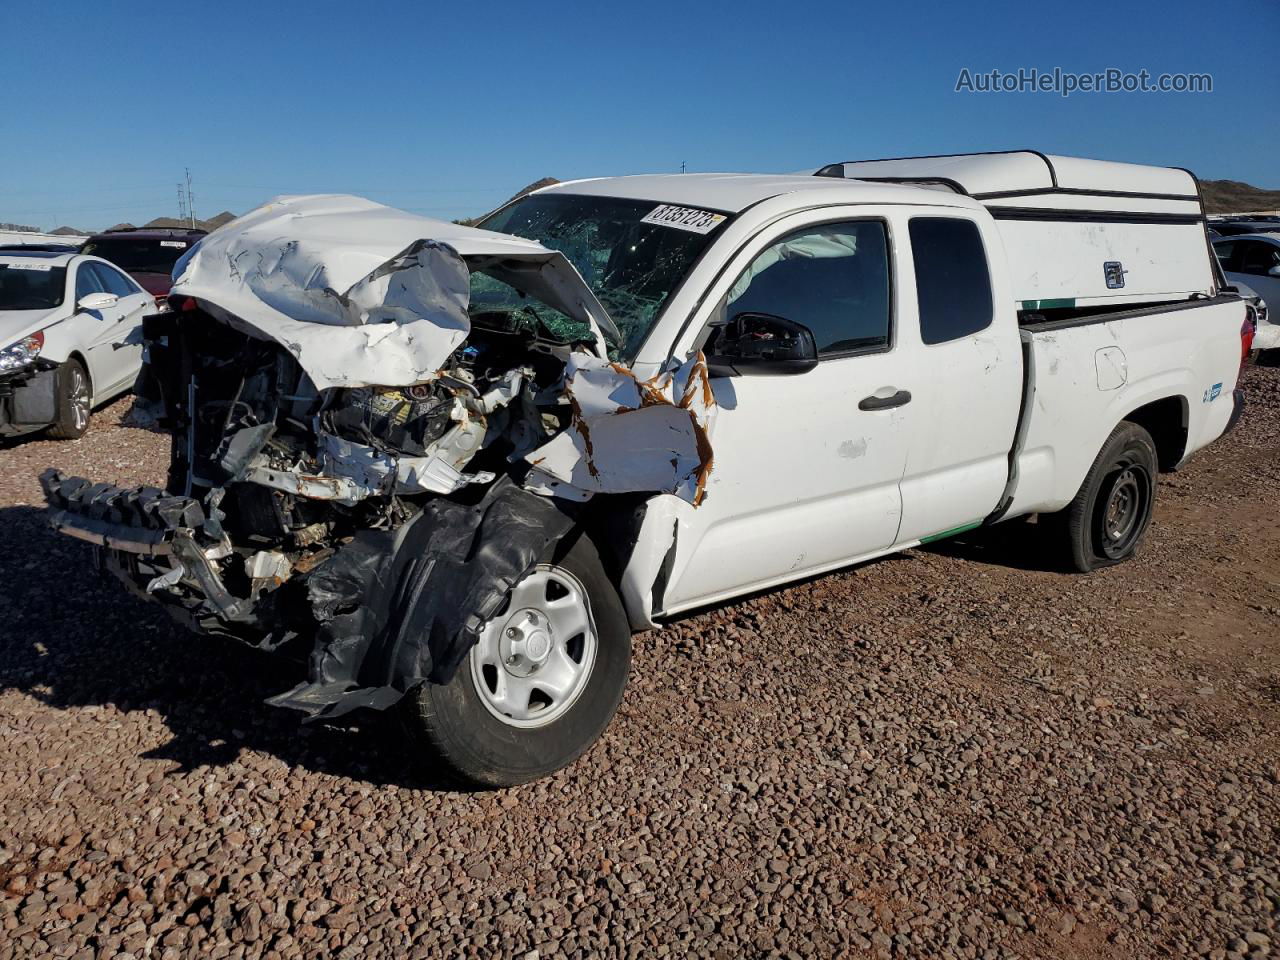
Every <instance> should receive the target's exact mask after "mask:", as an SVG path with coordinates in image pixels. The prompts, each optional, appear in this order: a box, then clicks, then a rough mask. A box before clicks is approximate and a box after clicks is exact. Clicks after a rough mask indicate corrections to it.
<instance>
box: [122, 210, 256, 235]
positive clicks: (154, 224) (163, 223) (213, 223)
mask: <svg viewBox="0 0 1280 960" xmlns="http://www.w3.org/2000/svg"><path fill="white" fill-rule="evenodd" d="M235 218H236V215H235V214H234V213H232V212H231V211H229V210H223V211H222V212H221V213H220V214H218V215H217V216H215V217H210V218H209V219H208V220H197V221H196V229H198V230H208V231H209V232H210V233H212V232H213V231H214V230H217V229H218V228H219V227H222V226H225V225H227V224H228V223H230V222H231V221H232V220H234V219H235ZM190 226H191V221H190V220H180V219H178V218H177V217H156V218H155V219H154V220H148V221H147V222H146V223H144V224H143V225H142V229H144V230H146V229H157V230H185V229H187V228H188V227H190Z"/></svg>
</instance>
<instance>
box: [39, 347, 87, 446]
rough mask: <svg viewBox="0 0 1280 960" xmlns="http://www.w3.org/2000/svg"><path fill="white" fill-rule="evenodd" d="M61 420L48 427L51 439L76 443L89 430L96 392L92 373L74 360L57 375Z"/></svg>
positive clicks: (56, 387) (62, 366)
mask: <svg viewBox="0 0 1280 960" xmlns="http://www.w3.org/2000/svg"><path fill="white" fill-rule="evenodd" d="M56 377H57V379H56V383H55V389H56V390H57V401H58V417H57V419H56V420H54V421H53V425H52V426H51V427H50V428H49V436H51V437H53V438H54V439H57V440H75V439H77V438H79V437H83V436H84V432H85V431H86V430H88V429H89V418H90V416H91V415H92V411H93V392H92V390H91V388H90V386H89V374H88V372H87V371H86V370H85V368H84V365H83V364H81V363H80V361H79V360H77V359H76V358H75V357H71V358H69V359H68V360H67V361H66V362H65V363H63V364H61V365H60V366H59V367H58V369H57V373H56Z"/></svg>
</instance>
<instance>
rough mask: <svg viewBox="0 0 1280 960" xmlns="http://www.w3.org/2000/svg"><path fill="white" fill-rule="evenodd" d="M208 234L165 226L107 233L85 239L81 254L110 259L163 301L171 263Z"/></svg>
mask: <svg viewBox="0 0 1280 960" xmlns="http://www.w3.org/2000/svg"><path fill="white" fill-rule="evenodd" d="M207 232H208V231H206V230H198V229H194V228H193V229H185V228H183V229H169V228H164V227H138V228H135V229H127V230H107V231H106V232H104V233H99V234H95V235H94V236H92V237H90V238H89V239H88V240H86V241H85V244H84V246H83V247H82V248H81V251H80V252H81V253H89V254H93V256H95V257H101V258H102V259H103V260H110V261H111V262H112V263H114V264H115V265H116V266H117V267H119V268H120V269H121V270H123V271H124V272H125V273H127V274H129V276H131V277H133V279H134V280H136V281H137V282H138V284H139V285H140V286H141V287H142V289H144V290H146V291H147V293H149V294H151V295H152V296H153V297H155V298H156V300H160V301H162V300H163V299H164V298H165V297H167V296H168V295H169V285H170V276H171V274H172V272H173V265H174V263H175V262H176V261H177V259H178V258H179V257H180V256H182V255H183V254H184V253H186V252H187V251H188V250H190V249H191V248H192V247H193V246H195V245H196V243H197V242H198V241H199V240H200V239H201V238H202V237H204V236H205V235H206V234H207Z"/></svg>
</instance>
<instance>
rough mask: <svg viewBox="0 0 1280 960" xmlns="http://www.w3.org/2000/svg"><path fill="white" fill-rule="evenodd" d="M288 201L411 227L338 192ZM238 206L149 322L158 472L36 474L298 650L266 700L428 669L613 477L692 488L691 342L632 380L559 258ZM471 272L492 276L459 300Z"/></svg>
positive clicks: (115, 553)
mask: <svg viewBox="0 0 1280 960" xmlns="http://www.w3.org/2000/svg"><path fill="white" fill-rule="evenodd" d="M293 203H294V202H293V201H286V202H284V203H283V204H281V206H283V207H289V206H290V204H293ZM294 205H295V206H298V207H299V208H300V209H314V210H315V211H316V212H315V213H314V214H311V215H310V216H312V217H313V219H315V220H324V218H326V217H340V218H342V222H343V224H347V223H354V222H355V221H352V220H349V219H348V218H349V217H350V216H351V215H353V214H352V211H354V212H355V214H356V215H364V214H368V215H370V216H376V217H377V218H378V223H379V229H392V228H394V229H399V230H406V231H407V230H410V229H414V230H416V229H418V228H419V227H420V224H419V223H418V222H417V219H415V220H414V221H413V222H412V223H405V222H403V221H404V218H405V217H408V216H409V215H402V214H398V213H396V212H394V211H392V212H390V213H388V212H386V208H378V207H377V206H376V205H369V204H368V203H367V201H359V202H357V201H355V200H353V199H351V198H336V199H335V198H318V199H308V198H303V199H302V200H301V201H299V202H298V203H297V204H294ZM333 207H337V208H340V209H338V210H337V212H334V211H333V210H331V209H330V208H333ZM259 213H261V220H257V221H255V219H254V218H255V217H257V216H258V215H259ZM273 217H274V219H273ZM418 219H420V218H418ZM244 221H245V222H246V223H247V224H248V225H247V226H245V227H243V228H241V229H239V230H235V229H232V228H230V227H229V228H224V230H226V231H228V232H227V233H226V234H225V235H223V234H222V231H219V234H213V235H211V236H210V238H208V239H207V240H206V241H205V242H204V243H203V244H202V246H201V248H200V250H199V251H197V255H196V256H193V258H192V259H191V261H190V262H189V263H188V265H187V266H186V267H185V268H184V269H185V272H184V273H183V275H182V276H181V277H180V278H179V279H178V281H177V282H176V283H175V293H176V294H177V295H178V296H179V297H181V299H175V301H174V302H175V303H181V304H182V307H183V308H182V309H181V310H178V311H173V312H167V313H161V314H156V315H153V316H150V317H147V318H146V319H145V320H144V323H143V340H144V357H145V361H144V365H143V370H142V374H141V375H140V377H139V379H138V382H137V384H136V386H135V395H136V397H135V413H136V415H137V419H139V420H142V421H144V422H148V423H152V424H154V425H156V426H158V427H160V428H161V429H163V430H166V431H168V433H169V434H170V436H171V457H170V467H169V473H168V476H167V478H166V483H165V489H164V490H158V489H155V488H121V487H116V486H113V485H110V484H102V483H93V482H91V481H89V480H85V479H83V478H77V477H67V476H65V475H63V474H60V473H57V472H56V471H47V472H46V473H45V475H44V476H43V478H42V481H43V483H44V487H45V492H46V497H47V499H48V502H49V506H50V520H51V522H52V523H53V525H54V526H55V527H56V528H58V529H59V530H62V531H63V532H65V533H68V534H70V535H72V536H76V537H79V538H81V539H84V540H88V541H90V542H92V543H94V544H96V545H97V546H99V547H101V548H102V549H103V557H104V563H105V565H106V566H107V567H109V568H110V569H111V570H112V571H113V572H114V573H116V574H117V575H119V576H121V577H122V578H123V579H124V580H125V581H126V582H127V583H128V584H130V585H131V586H132V587H133V588H134V589H135V590H136V591H138V592H139V593H141V594H143V595H144V596H148V597H150V598H153V599H157V600H161V601H162V602H164V603H165V604H166V605H167V606H168V607H169V608H170V609H171V610H172V611H174V612H175V613H176V614H178V615H179V617H180V619H182V620H183V621H184V622H187V623H189V624H191V625H194V626H195V627H197V628H198V629H201V630H203V631H205V632H208V633H215V634H220V635H231V636H235V637H237V638H239V639H241V640H244V641H246V642H248V643H251V644H253V645H255V646H258V647H260V648H263V649H268V650H276V649H280V648H289V649H291V650H294V651H295V652H297V653H298V654H300V655H302V656H303V658H304V659H305V660H306V662H307V665H308V669H307V679H306V680H304V681H303V682H302V683H300V684H299V685H298V687H296V688H295V689H294V690H291V691H289V692H287V693H286V694H282V695H281V696H280V697H277V698H274V699H273V701H272V702H274V703H277V704H279V705H282V706H289V707H293V708H296V709H300V710H303V711H305V712H306V713H308V714H310V715H312V716H332V715H335V714H337V713H341V712H345V711H346V710H349V709H352V708H354V707H360V706H373V707H384V706H387V705H389V704H390V703H393V702H394V701H395V700H396V699H398V698H399V697H400V696H401V695H402V694H403V693H405V692H407V691H408V690H409V689H411V688H412V687H413V686H415V685H416V684H419V683H422V682H424V681H430V682H441V683H445V682H448V680H449V679H450V678H451V677H452V675H453V671H454V670H455V669H456V668H457V665H458V664H459V663H460V662H461V660H462V659H463V657H464V656H465V655H466V653H467V651H468V650H469V649H470V647H471V645H472V644H473V643H474V642H475V638H476V637H477V636H478V632H479V630H480V628H481V626H482V625H483V624H484V622H485V621H486V620H487V619H488V618H490V617H492V616H493V615H494V614H495V613H496V612H497V611H498V609H499V608H500V606H501V604H502V603H503V601H504V599H505V597H506V596H507V594H508V592H509V591H510V589H511V587H512V585H514V584H515V583H516V582H517V581H518V580H519V579H520V577H521V576H523V575H524V574H525V573H527V572H528V571H529V570H530V569H532V568H533V567H534V566H535V565H536V564H537V563H539V562H542V561H543V560H544V559H545V558H546V556H547V555H548V551H550V550H553V549H555V548H556V545H557V544H559V543H560V542H562V541H564V540H566V538H571V537H572V536H573V535H574V533H575V531H577V530H580V529H581V528H582V527H583V525H584V522H586V520H585V518H586V516H587V514H589V513H590V512H591V511H592V510H596V512H597V513H598V512H600V511H599V510H598V509H597V508H598V506H599V504H600V503H603V502H606V501H607V498H608V497H609V496H610V495H624V496H627V497H630V498H632V500H634V497H635V496H636V495H637V494H639V495H642V496H643V495H645V494H656V493H672V494H676V495H677V496H681V497H683V498H684V499H686V500H688V501H689V502H691V503H693V504H695V505H696V504H697V503H698V502H700V500H701V499H702V497H703V495H704V492H705V483H706V478H707V474H708V471H709V470H710V466H711V457H710V446H709V442H708V440H707V430H708V426H709V423H710V418H711V416H712V414H713V412H714V398H713V397H712V396H711V393H710V387H709V384H708V381H707V375H706V366H705V363H703V362H702V360H701V357H700V356H698V357H696V358H693V359H691V360H690V361H689V362H687V363H686V364H683V365H680V366H678V367H674V368H672V369H670V370H667V371H664V372H663V373H661V374H660V375H659V376H657V377H655V378H654V379H653V380H651V381H640V380H638V379H637V378H636V377H635V376H634V375H633V374H632V373H631V371H629V370H627V369H626V368H625V367H621V366H618V365H616V364H612V363H610V362H609V361H608V360H607V359H605V358H604V356H603V353H604V349H603V342H604V339H605V338H604V334H603V333H602V330H608V329H611V328H612V325H611V323H610V322H609V321H608V318H607V316H605V315H603V312H602V309H601V308H600V307H599V304H598V302H597V301H595V299H594V296H593V295H592V294H591V293H590V291H589V290H588V289H587V288H585V286H583V285H582V283H581V278H580V277H578V276H577V274H576V272H574V271H573V269H572V267H571V266H569V265H568V263H567V261H565V260H564V258H563V257H562V256H561V255H559V254H555V253H553V252H552V251H547V250H545V249H543V248H540V247H538V246H537V245H536V244H531V243H530V242H528V241H518V243H517V242H516V238H503V237H499V236H498V235H494V234H485V233H484V232H483V231H467V228H461V227H454V226H452V225H433V228H435V227H438V228H439V229H441V230H451V231H453V232H454V233H456V234H457V238H456V243H457V244H459V245H463V246H465V245H466V244H470V245H471V246H470V247H467V248H466V249H472V250H474V251H477V252H475V253H474V254H472V255H464V254H463V253H460V252H459V250H458V249H456V248H455V247H454V246H450V245H447V244H443V243H438V242H435V241H416V240H415V241H413V242H411V243H409V244H408V246H407V247H406V246H403V244H401V243H400V242H399V241H396V242H394V243H392V242H390V241H385V240H378V241H376V242H375V241H374V240H370V241H369V247H368V248H367V249H366V248H361V249H360V250H359V251H358V253H359V254H360V257H362V258H363V261H362V262H364V263H367V264H368V265H369V267H371V269H370V270H369V271H368V272H365V273H361V272H359V271H358V270H353V269H351V267H350V262H351V259H352V258H351V257H348V256H347V255H346V254H347V253H348V252H350V251H349V250H348V247H345V246H344V247H343V248H342V249H341V250H338V249H336V248H334V249H331V248H330V246H329V245H328V244H329V240H328V239H327V237H328V236H329V234H328V233H324V232H323V231H319V232H317V235H316V238H315V242H314V243H311V244H308V243H306V242H303V240H299V239H289V240H287V241H281V240H279V239H278V238H279V237H280V236H281V233H280V231H281V230H284V229H286V228H287V229H289V230H293V231H297V232H299V233H301V234H304V235H305V234H306V232H307V229H308V226H307V222H306V221H307V216H303V215H302V214H301V213H299V212H298V211H294V212H293V213H290V214H289V215H288V216H284V215H281V216H276V215H275V214H273V213H272V212H271V211H270V210H268V209H267V208H264V209H263V211H255V213H254V214H252V215H249V216H247V217H246V218H244ZM326 222H327V221H326ZM282 223H283V224H284V226H281V224H282ZM255 224H256V225H255ZM259 226H260V227H261V230H262V238H261V239H254V231H255V230H256V229H258V227H259ZM316 229H317V230H318V227H317V228H316ZM345 229H346V228H345V227H344V230H345ZM379 236H380V237H381V236H382V235H381V234H379ZM406 236H408V235H407V234H406ZM419 236H421V234H419ZM215 239H216V241H217V242H215ZM304 239H305V237H304ZM322 240H323V241H324V242H323V243H322V242H321V241H322ZM379 244H381V246H379ZM396 250H399V251H400V252H399V253H396V252H395V251H396ZM201 257H203V258H204V259H203V260H202V259H201ZM379 264H381V265H379ZM361 269H364V267H361ZM344 270H348V271H349V275H345V279H344V280H343V281H342V282H340V283H339V281H338V277H339V275H340V273H341V271H344ZM468 271H470V272H471V275H472V276H475V275H477V274H480V273H485V274H486V275H487V276H489V277H490V278H491V279H492V278H495V277H496V278H497V279H498V280H499V281H500V282H501V283H502V284H507V285H508V288H509V289H508V292H507V293H505V294H503V296H502V297H497V296H496V295H493V296H489V297H488V300H484V301H483V302H470V301H469V296H468V284H467V277H468ZM333 284H338V287H337V289H336V290H335V288H334V286H333ZM517 284H518V285H520V286H516V285H517ZM492 286H493V285H492V284H489V287H481V289H490V288H492ZM523 289H529V290H533V291H538V292H539V295H538V298H537V300H536V303H535V302H534V299H535V298H534V297H532V296H526V295H525V293H523V292H521V290H523ZM490 292H491V293H492V290H491V289H490ZM214 297H217V299H216V300H215V299H214ZM229 304H235V305H236V310H235V311H233V310H232V309H231V307H230V306H228V305H229ZM597 316H599V317H600V318H601V322H600V323H599V324H597V322H596V320H595V318H596V317H597ZM548 321H551V322H548ZM384 377H385V379H386V380H387V381H390V382H385V383H381V382H379V380H380V379H381V378H384ZM592 500H596V501H597V502H596V503H595V504H593V503H590V502H589V501H592ZM628 502H629V503H630V502H632V501H630V500H629V501H628Z"/></svg>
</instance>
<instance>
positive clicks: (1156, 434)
mask: <svg viewBox="0 0 1280 960" xmlns="http://www.w3.org/2000/svg"><path fill="white" fill-rule="evenodd" d="M1124 419H1125V420H1128V421H1129V422H1130V423H1136V424H1137V425H1138V426H1140V427H1142V428H1143V429H1144V430H1146V431H1147V433H1149V434H1151V439H1152V440H1154V441H1155V445H1156V457H1157V459H1158V460H1159V463H1160V470H1161V471H1162V472H1165V473H1167V472H1169V471H1171V470H1173V469H1174V468H1175V467H1177V465H1178V464H1179V463H1180V462H1181V460H1182V457H1183V454H1185V453H1186V450H1187V401H1186V400H1185V399H1184V398H1183V397H1165V398H1164V399H1163V400H1155V401H1153V402H1151V403H1148V404H1145V405H1143V406H1141V407H1139V408H1138V409H1137V410H1134V411H1133V412H1132V413H1130V414H1128V415H1127V416H1126V417H1125V418H1124Z"/></svg>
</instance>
